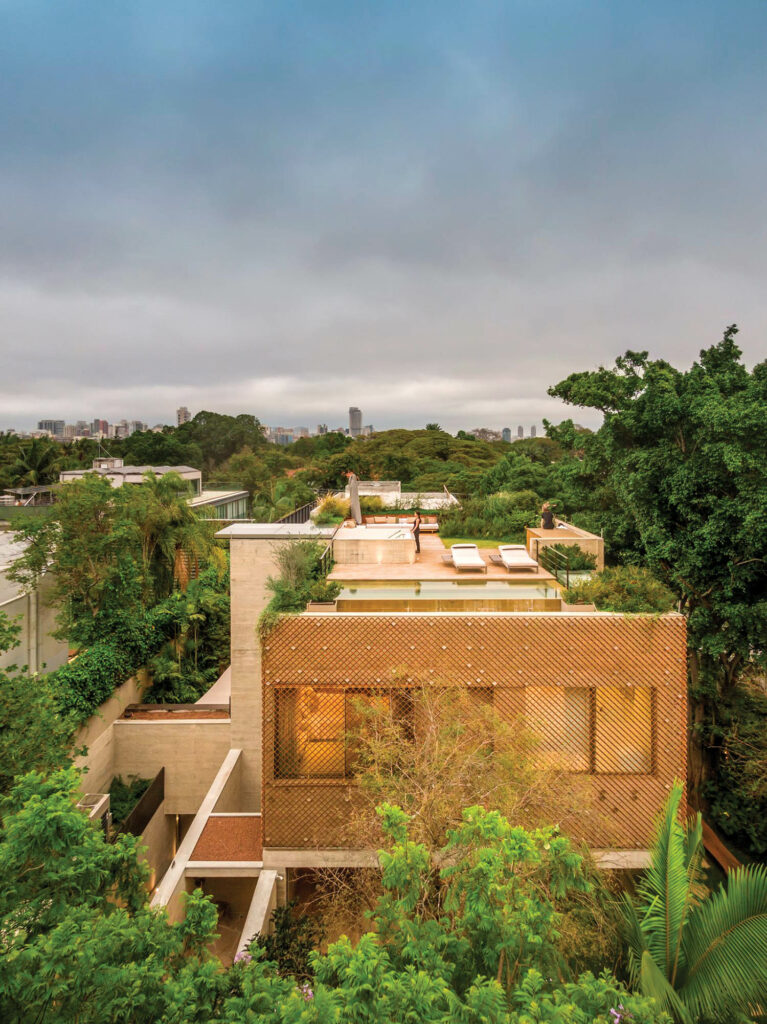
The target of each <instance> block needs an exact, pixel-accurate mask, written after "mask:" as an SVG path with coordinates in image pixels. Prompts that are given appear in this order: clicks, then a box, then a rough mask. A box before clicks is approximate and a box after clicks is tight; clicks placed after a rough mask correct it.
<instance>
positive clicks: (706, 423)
mask: <svg viewBox="0 0 767 1024" xmlns="http://www.w3.org/2000/svg"><path fill="white" fill-rule="evenodd" d="M736 333H737V328H735V327H734V326H733V327H730V328H728V329H727V330H726V331H725V334H724V337H723V339H722V341H721V342H720V343H719V344H717V345H714V346H712V347H711V348H708V349H705V350H703V351H702V352H701V353H700V358H699V360H698V361H697V362H695V363H694V364H693V365H692V367H691V368H690V369H689V370H685V371H681V370H677V369H675V368H674V367H672V366H670V365H669V364H668V363H667V362H665V361H664V360H651V359H649V358H648V355H647V353H646V352H627V353H626V355H625V356H623V357H621V358H620V359H618V360H617V361H616V365H615V368H614V369H605V368H600V369H599V370H597V371H594V372H585V373H575V374H571V375H570V376H569V377H568V378H567V379H566V380H564V381H562V382H561V383H559V384H557V385H556V387H554V388H552V389H550V393H551V394H552V395H555V396H556V397H558V398H561V399H563V400H565V401H566V402H570V403H571V404H573V405H577V406H585V407H589V408H593V409H599V410H601V411H602V413H603V414H604V424H603V426H602V427H601V428H600V430H599V431H597V433H595V434H593V435H592V436H590V437H588V438H586V441H585V445H584V453H585V454H584V473H585V475H586V476H587V477H588V476H589V475H591V476H593V477H602V478H603V479H605V480H607V481H609V486H610V487H611V488H612V490H613V492H614V494H615V496H616V498H617V504H618V506H619V508H620V509H621V511H622V514H623V516H624V518H625V519H627V520H628V521H630V523H631V524H632V529H633V530H634V531H636V534H637V536H638V539H639V546H638V550H639V552H640V554H641V557H642V560H643V561H644V562H645V564H646V565H647V566H648V567H649V568H650V569H651V570H652V572H653V573H654V574H655V575H657V576H658V578H659V579H661V580H662V581H663V582H664V583H665V584H666V585H667V586H668V587H669V589H670V590H671V591H672V592H673V593H674V594H675V596H676V598H677V600H678V601H679V602H680V607H681V609H682V611H683V612H684V614H685V615H686V617H687V623H688V642H689V672H690V696H691V700H692V704H693V712H692V720H693V726H694V728H693V741H694V742H693V744H692V745H691V750H690V758H689V781H690V783H691V790H692V794H693V799H699V798H700V797H701V795H702V791H703V789H704V787H705V786H706V783H707V779H708V777H709V776H710V775H711V774H712V773H713V772H714V771H715V770H716V766H717V760H718V755H717V745H718V736H717V733H718V728H719V727H718V724H717V723H718V711H717V708H718V706H719V704H720V702H724V703H725V704H726V705H728V707H729V708H730V709H732V707H733V706H732V704H731V702H730V694H731V692H732V690H733V688H734V687H735V686H736V684H737V682H738V679H739V677H740V675H741V673H742V672H743V671H744V669H747V668H749V667H754V668H756V669H757V670H759V669H761V670H762V671H763V670H764V669H765V668H766V667H767V560H766V559H765V551H767V460H765V452H766V451H767V417H765V415H764V410H765V408H766V407H767V363H760V364H758V365H757V366H755V367H754V368H753V370H749V369H748V368H747V367H746V366H745V365H744V363H743V362H742V360H741V353H740V350H739V349H738V347H737V346H736V344H735V340H734V339H735V335H736ZM608 535H609V531H608ZM735 732H737V730H735ZM731 735H732V734H731ZM734 799H737V800H739V801H740V802H741V803H742V806H741V810H740V811H739V812H737V813H736V815H735V816H736V817H737V818H742V817H743V816H745V815H746V814H748V813H751V814H753V815H754V816H755V817H760V818H764V817H767V803H765V802H761V803H760V804H758V805H756V806H754V805H753V804H751V803H750V796H749V795H748V794H746V793H739V794H736V795H735V796H734ZM717 807H718V808H721V807H722V803H721V801H719V802H717ZM732 812H733V808H732V806H731V807H730V808H729V810H728V813H729V815H730V816H731V815H732ZM727 820H728V819H727V818H722V819H721V824H722V825H723V826H724V825H726V823H727ZM717 821H720V818H719V815H718V814H717Z"/></svg>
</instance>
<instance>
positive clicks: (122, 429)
mask: <svg viewBox="0 0 767 1024" xmlns="http://www.w3.org/2000/svg"><path fill="white" fill-rule="evenodd" d="M115 437H116V438H118V439H119V438H121V437H130V427H129V426H128V421H127V420H120V422H119V423H115Z"/></svg>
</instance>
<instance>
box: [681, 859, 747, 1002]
mask: <svg viewBox="0 0 767 1024" xmlns="http://www.w3.org/2000/svg"><path fill="white" fill-rule="evenodd" d="M684 945H685V954H686V959H687V971H686V976H685V978H684V985H683V987H682V989H681V992H680V994H681V996H682V999H683V1001H684V1003H685V1005H686V1006H687V1007H688V1008H689V1009H690V1011H691V1012H692V1013H693V1014H694V1015H696V1016H697V1015H706V1014H708V1015H710V1016H715V1015H716V1013H717V1012H721V1009H722V1007H727V1006H730V1007H734V1008H737V1009H739V1010H741V1011H743V1012H749V1010H750V1008H751V1007H752V1006H753V1005H754V1004H756V1003H760V1002H761V1003H762V1004H764V1003H765V1002H767V866H765V865H763V864H760V865H756V866H755V865H751V866H749V867H741V868H737V869H736V870H735V871H732V872H731V873H730V874H729V876H728V879H727V888H726V889H725V888H724V887H722V888H720V889H719V890H718V891H717V892H715V893H712V894H711V896H710V897H709V898H708V899H707V900H705V901H704V902H703V903H701V904H700V906H698V907H696V908H695V910H694V912H693V913H692V914H691V915H690V919H689V922H688V926H687V929H686V933H685V940H684Z"/></svg>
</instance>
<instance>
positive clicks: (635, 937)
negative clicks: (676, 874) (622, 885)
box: [621, 892, 648, 988]
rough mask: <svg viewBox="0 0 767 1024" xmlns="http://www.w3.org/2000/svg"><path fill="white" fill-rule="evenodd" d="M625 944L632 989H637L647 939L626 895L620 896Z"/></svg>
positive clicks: (629, 898)
mask: <svg viewBox="0 0 767 1024" xmlns="http://www.w3.org/2000/svg"><path fill="white" fill-rule="evenodd" d="M621 900H622V903H623V906H622V911H623V922H624V934H625V938H626V944H627V946H628V969H629V977H630V979H631V986H632V988H639V981H640V975H641V973H642V957H643V956H644V954H645V953H646V952H648V950H647V939H646V938H645V933H644V931H643V930H642V922H641V921H640V919H639V915H638V914H637V910H636V907H635V906H634V902H633V900H632V899H631V897H630V896H629V894H628V893H625V892H624V893H623V894H622V896H621Z"/></svg>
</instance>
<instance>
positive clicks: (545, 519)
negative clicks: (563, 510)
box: [541, 501, 554, 530]
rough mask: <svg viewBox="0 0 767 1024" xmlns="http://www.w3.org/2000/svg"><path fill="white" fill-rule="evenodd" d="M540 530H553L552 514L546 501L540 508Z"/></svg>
mask: <svg viewBox="0 0 767 1024" xmlns="http://www.w3.org/2000/svg"><path fill="white" fill-rule="evenodd" d="M541 529H542V530H553V529H554V513H553V512H552V510H551V505H549V503H548V501H544V503H543V506H542V507H541Z"/></svg>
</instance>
